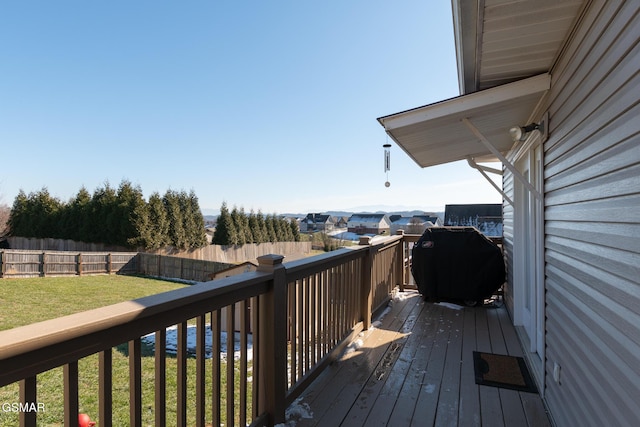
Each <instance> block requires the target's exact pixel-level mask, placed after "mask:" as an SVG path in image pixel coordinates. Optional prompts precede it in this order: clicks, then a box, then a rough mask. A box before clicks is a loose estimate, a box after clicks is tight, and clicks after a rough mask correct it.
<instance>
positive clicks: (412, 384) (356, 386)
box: [287, 291, 550, 427]
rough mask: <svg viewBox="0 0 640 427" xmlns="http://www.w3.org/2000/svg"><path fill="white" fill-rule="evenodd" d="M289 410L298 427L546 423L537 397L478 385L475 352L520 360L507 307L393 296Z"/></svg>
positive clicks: (537, 425)
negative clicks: (371, 324) (475, 370)
mask: <svg viewBox="0 0 640 427" xmlns="http://www.w3.org/2000/svg"><path fill="white" fill-rule="evenodd" d="M374 325H375V327H374V328H372V329H370V330H368V331H366V332H364V333H363V334H361V337H359V339H358V340H357V341H356V342H355V343H354V344H352V345H351V346H350V348H349V349H348V350H347V352H345V354H344V355H343V356H342V357H341V358H340V359H339V360H337V361H336V362H334V363H332V364H331V365H330V366H329V367H328V368H327V369H326V370H325V371H324V372H323V373H322V374H321V375H320V376H319V377H318V378H317V379H316V380H315V382H314V383H313V384H312V385H311V386H310V387H309V388H308V389H307V390H306V391H305V392H304V393H303V395H302V396H300V398H299V399H297V400H296V402H294V404H293V405H291V406H290V407H289V410H288V414H287V415H288V417H287V418H288V420H289V421H295V422H296V425H297V426H316V425H317V426H338V425H344V426H350V427H353V426H364V425H366V426H371V425H389V426H411V425H416V426H445V425H446V426H507V427H509V426H517V427H522V426H532V427H533V426H535V427H540V426H549V425H550V423H549V420H548V417H547V415H546V413H545V410H544V406H543V404H542V400H541V399H540V396H539V395H537V394H532V393H525V392H518V391H513V390H508V389H502V388H495V387H488V386H479V385H476V384H475V379H474V370H473V353H472V352H473V351H474V350H476V351H484V352H493V353H500V354H509V355H514V356H521V355H522V350H521V347H520V344H519V341H518V340H517V337H516V332H515V330H514V327H513V325H512V324H511V322H510V319H509V317H508V313H507V311H506V309H505V308H504V307H464V308H460V307H459V306H448V305H447V304H434V303H427V302H423V301H422V298H421V297H420V295H418V293H417V292H415V291H407V292H405V293H403V294H400V297H399V298H396V299H394V301H393V302H392V304H391V306H390V309H388V310H387V312H386V313H384V314H383V316H382V318H381V319H380V320H379V322H375V323H374Z"/></svg>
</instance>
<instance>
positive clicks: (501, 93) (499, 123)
mask: <svg viewBox="0 0 640 427" xmlns="http://www.w3.org/2000/svg"><path fill="white" fill-rule="evenodd" d="M550 85H551V76H550V75H549V74H541V75H538V76H535V77H530V78H527V79H524V80H519V81H516V82H513V83H508V84H504V85H501V86H496V87H493V88H491V89H486V90H483V91H479V92H474V93H471V94H469V95H463V96H459V97H457V98H452V99H448V100H445V101H441V102H437V103H435V104H430V105H425V106H424V107H418V108H415V109H413V110H408V111H404V112H400V113H396V114H391V115H389V116H384V117H380V118H378V122H380V124H381V125H382V126H383V127H384V128H385V130H386V132H387V134H389V136H390V137H391V138H392V139H393V140H394V141H395V142H396V143H397V144H398V145H399V146H400V148H402V149H403V150H404V151H405V152H406V153H407V154H408V155H409V156H410V157H411V158H412V159H413V160H414V161H415V162H416V163H417V164H418V165H420V166H421V167H428V166H434V165H439V164H442V163H449V162H454V161H457V160H464V159H466V158H468V157H472V158H475V159H476V161H482V162H489V161H498V159H497V158H496V157H495V156H494V155H493V154H492V153H491V151H490V150H489V149H488V148H487V147H486V146H485V145H484V144H482V143H481V142H480V140H479V139H478V137H476V136H475V135H474V134H473V133H472V132H471V130H470V129H469V127H468V126H467V125H465V124H464V123H463V122H462V119H465V118H466V119H468V120H469V121H470V122H471V123H472V124H473V125H474V126H475V127H476V128H477V129H478V130H479V131H480V133H481V134H482V135H483V136H484V137H485V138H486V139H487V140H489V141H490V142H491V144H492V145H493V147H495V148H496V149H497V150H498V151H500V152H501V153H503V154H504V153H506V152H507V151H509V149H510V148H511V147H512V146H513V140H512V139H511V136H510V135H509V129H510V128H511V127H513V126H525V125H527V124H528V120H529V118H530V116H531V115H532V113H533V111H534V110H535V108H536V106H537V105H538V103H539V102H540V99H541V98H542V96H543V95H544V93H545V92H546V91H547V90H548V89H549V87H550Z"/></svg>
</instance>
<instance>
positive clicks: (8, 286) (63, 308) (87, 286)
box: [0, 275, 188, 331]
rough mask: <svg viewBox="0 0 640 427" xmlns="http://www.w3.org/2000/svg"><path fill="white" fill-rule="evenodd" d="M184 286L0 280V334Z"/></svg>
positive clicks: (137, 280)
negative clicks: (8, 330) (7, 330)
mask: <svg viewBox="0 0 640 427" xmlns="http://www.w3.org/2000/svg"><path fill="white" fill-rule="evenodd" d="M184 286H188V285H184V284H180V283H174V282H169V281H165V280H155V279H147V278H143V277H136V276H120V275H110V276H108V275H104V276H71V277H33V278H25V279H1V280H0V331H1V330H5V329H12V328H15V327H18V326H23V325H28V324H31V323H36V322H41V321H43V320H48V319H54V318H56V317H61V316H66V315H67V314H73V313H78V312H81V311H86V310H91V309H93V308H98V307H104V306H106V305H111V304H115V303H118V302H123V301H128V300H132V299H136V298H141V297H144V296H147V295H153V294H159V293H162V292H166V291H171V290H173V289H178V288H182V287H184Z"/></svg>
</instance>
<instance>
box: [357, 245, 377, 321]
mask: <svg viewBox="0 0 640 427" xmlns="http://www.w3.org/2000/svg"><path fill="white" fill-rule="evenodd" d="M358 244H359V245H360V246H368V248H367V249H366V251H365V256H364V260H363V262H362V283H361V284H360V286H361V291H360V294H361V295H362V301H360V313H362V327H363V328H364V330H365V331H366V330H367V329H369V328H370V327H371V305H372V303H373V289H372V286H371V282H372V280H373V252H372V250H371V237H369V236H361V237H360V240H359V241H358Z"/></svg>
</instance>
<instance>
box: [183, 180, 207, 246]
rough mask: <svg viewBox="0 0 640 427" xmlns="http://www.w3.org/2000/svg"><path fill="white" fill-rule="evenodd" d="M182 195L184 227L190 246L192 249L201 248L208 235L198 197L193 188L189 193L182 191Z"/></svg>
mask: <svg viewBox="0 0 640 427" xmlns="http://www.w3.org/2000/svg"><path fill="white" fill-rule="evenodd" d="M181 197H182V201H183V204H184V228H185V232H186V233H187V243H188V246H189V248H190V249H196V248H201V247H203V246H205V245H206V244H207V236H206V232H205V228H204V217H203V216H202V211H201V210H200V204H199V203H198V197H197V196H196V194H195V192H194V191H193V190H191V192H190V193H189V194H187V193H185V192H182V193H181Z"/></svg>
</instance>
